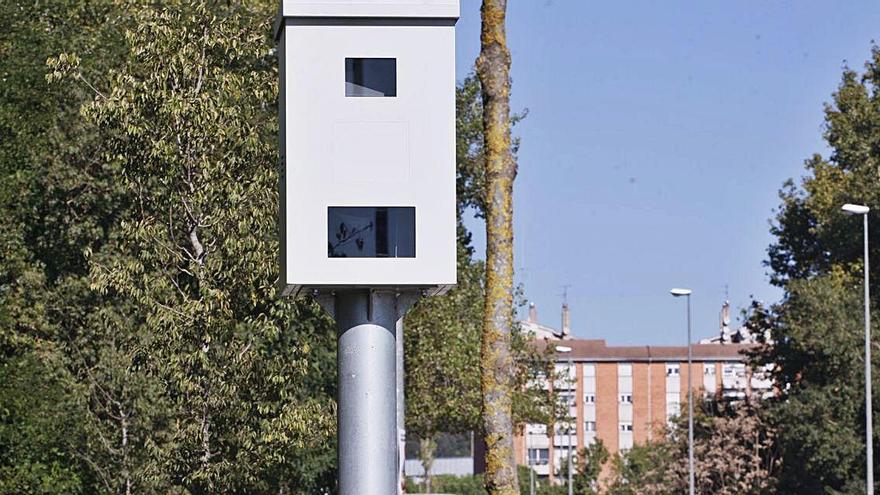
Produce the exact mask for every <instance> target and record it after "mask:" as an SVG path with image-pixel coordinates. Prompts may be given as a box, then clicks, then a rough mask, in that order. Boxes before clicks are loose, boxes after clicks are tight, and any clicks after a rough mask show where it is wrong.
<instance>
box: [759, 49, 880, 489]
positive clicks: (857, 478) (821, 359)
mask: <svg viewBox="0 0 880 495" xmlns="http://www.w3.org/2000/svg"><path fill="white" fill-rule="evenodd" d="M878 110H880V49H878V47H877V46H874V47H872V50H871V59H870V60H869V61H868V62H867V63H866V64H865V70H864V72H863V73H862V74H859V73H857V72H856V71H854V70H852V69H850V68H845V69H844V71H843V76H842V78H841V83H840V86H839V87H838V89H837V91H836V92H835V93H834V94H833V95H832V101H831V102H830V103H828V104H826V105H825V130H824V138H825V140H826V141H827V143H828V145H829V147H830V149H831V153H830V154H829V155H828V156H827V157H823V156H821V155H819V154H815V155H813V156H812V157H810V158H809V159H808V160H806V162H805V168H806V171H807V175H806V176H805V177H803V178H801V180H800V182H799V183H797V184H796V183H795V181H792V180H789V181H787V182H786V183H785V184H784V186H783V189H782V191H781V192H780V200H781V206H780V208H779V211H778V213H777V215H776V218H775V221H774V223H773V225H772V227H771V233H772V234H773V235H774V236H775V240H774V243H773V244H772V245H771V246H770V248H769V250H768V255H769V256H768V261H767V264H768V266H769V267H770V268H771V270H772V273H771V280H772V281H773V282H774V283H775V284H777V285H778V286H780V287H782V288H783V289H784V290H785V295H784V298H783V300H782V301H780V302H779V303H778V304H775V305H771V306H769V307H764V306H762V305H759V304H755V305H754V307H753V310H754V311H753V314H752V318H751V325H753V326H755V327H758V328H760V329H761V330H767V331H769V332H770V333H771V334H772V339H773V341H774V344H773V345H772V346H770V345H768V346H765V347H764V348H763V349H761V351H760V352H758V353H756V356H755V362H756V364H758V365H765V364H770V365H772V366H773V378H774V380H775V382H776V385H777V387H778V390H779V391H780V394H779V397H777V398H776V399H775V400H773V401H772V403H771V404H770V408H769V411H768V420H769V421H770V422H771V423H772V424H773V425H774V426H775V427H776V428H777V429H778V435H777V437H776V444H777V447H778V448H779V449H780V451H781V455H782V465H781V472H780V479H779V489H780V491H781V492H797V493H805V494H811V493H858V492H860V491H861V490H863V486H862V485H863V484H864V472H865V467H864V465H865V456H864V450H865V449H864V443H865V440H864V437H865V434H864V414H865V411H864V405H863V404H864V392H863V387H864V377H863V371H862V369H863V366H864V358H863V350H862V344H861V343H862V341H863V340H862V339H863V336H862V332H863V330H862V325H863V322H862V313H863V307H862V301H861V290H862V287H861V282H860V277H861V271H862V266H863V260H862V238H861V226H860V225H859V224H860V222H861V219H858V218H852V217H848V216H846V215H844V214H843V213H842V212H841V211H840V207H841V205H843V204H844V203H861V204H866V205H868V206H870V207H871V208H872V211H871V213H870V215H869V217H870V221H871V223H872V224H875V223H876V222H875V220H876V219H877V216H876V214H875V212H876V208H877V207H878V206H880V176H878V174H877V169H878V164H880V147H878V143H880V112H878ZM875 232H876V230H875ZM878 254H880V246H878V243H877V242H871V252H870V256H871V257H877V255H878ZM878 280H880V271H878V267H877V264H874V266H872V272H871V283H872V293H873V297H872V301H871V304H872V306H876V304H877V302H878V299H877V298H878V292H877V290H878V287H880V286H878V285H877V283H878ZM872 345H874V346H875V347H876V340H875V341H874V343H873V344H872ZM874 384H875V385H874V386H875V387H876V384H877V380H876V377H874ZM875 407H876V406H875ZM805 418H810V420H809V421H804V419H805ZM872 441H873V442H874V445H875V448H876V447H877V440H876V437H875V438H874V439H873V440H872ZM876 468H877V465H876V464H875V469H876Z"/></svg>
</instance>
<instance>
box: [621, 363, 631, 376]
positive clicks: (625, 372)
mask: <svg viewBox="0 0 880 495" xmlns="http://www.w3.org/2000/svg"><path fill="white" fill-rule="evenodd" d="M617 374H618V376H633V367H632V364H629V363H620V364H618V365H617Z"/></svg>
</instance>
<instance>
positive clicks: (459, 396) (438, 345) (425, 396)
mask: <svg viewBox="0 0 880 495" xmlns="http://www.w3.org/2000/svg"><path fill="white" fill-rule="evenodd" d="M480 97H481V95H480V86H479V81H478V79H477V78H476V77H474V76H469V77H468V78H466V79H465V80H464V82H463V83H462V84H460V85H459V87H458V88H457V92H456V106H457V110H458V112H457V128H456V131H457V147H456V152H457V155H456V161H457V164H458V165H457V170H458V183H457V184H458V253H457V255H458V266H457V269H458V283H457V285H456V287H455V288H453V289H452V290H450V291H449V292H448V293H447V294H445V295H443V296H439V297H431V298H426V299H422V300H421V301H420V302H419V304H418V305H417V306H416V307H415V308H414V309H413V310H412V311H410V313H409V314H408V315H407V317H406V323H405V328H406V331H405V332H404V352H405V366H406V428H407V434H408V435H409V436H411V437H414V438H418V439H421V440H422V442H421V447H422V448H421V449H420V458H421V459H422V462H423V464H426V465H428V466H429V467H430V464H431V461H432V458H433V454H432V452H433V448H432V446H431V445H432V443H431V440H432V439H433V438H434V437H436V436H437V434H439V433H441V432H446V433H463V432H469V431H480V429H481V422H480V419H481V416H480V415H481V396H480V394H481V390H480V345H481V338H482V318H483V309H484V306H483V305H484V299H485V263H483V262H482V261H479V260H476V259H475V258H474V250H473V247H472V246H471V241H470V239H471V234H470V232H468V231H467V229H466V228H465V227H464V224H463V223H462V221H461V220H462V215H464V214H465V213H466V211H467V210H468V209H469V208H474V209H475V210H476V211H477V212H479V211H481V208H482V207H483V206H482V202H481V200H480V199H479V198H481V197H482V194H483V192H482V189H481V188H482V187H483V186H482V182H483V181H484V178H483V174H484V173H485V171H484V168H483V158H482V154H483V152H482V147H483V137H482V136H483V134H482V133H483V130H482V103H481V100H480ZM517 330H518V328H517ZM511 348H512V351H513V355H514V357H515V359H514V375H515V376H514V378H513V381H514V388H515V394H514V414H515V417H516V419H517V422H518V423H521V422H524V421H526V420H530V421H531V422H545V423H546V422H549V416H550V414H549V411H550V408H551V404H553V402H552V397H550V396H549V394H548V393H547V392H546V391H545V390H544V389H543V388H541V387H533V386H530V385H531V383H532V382H533V379H534V378H536V377H537V375H538V374H540V373H546V372H547V370H548V369H550V368H552V363H551V361H550V359H549V355H548V354H546V353H544V352H540V351H537V350H535V349H534V348H533V347H532V346H530V345H529V342H528V339H527V338H526V336H524V335H523V334H522V333H521V332H519V331H515V332H514V334H513V338H512V343H511ZM428 472H429V473H430V469H428Z"/></svg>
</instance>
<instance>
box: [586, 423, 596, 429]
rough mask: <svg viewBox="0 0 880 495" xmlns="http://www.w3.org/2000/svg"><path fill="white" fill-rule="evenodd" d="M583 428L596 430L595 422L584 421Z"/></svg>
mask: <svg viewBox="0 0 880 495" xmlns="http://www.w3.org/2000/svg"><path fill="white" fill-rule="evenodd" d="M584 430H585V431H596V422H595V421H584Z"/></svg>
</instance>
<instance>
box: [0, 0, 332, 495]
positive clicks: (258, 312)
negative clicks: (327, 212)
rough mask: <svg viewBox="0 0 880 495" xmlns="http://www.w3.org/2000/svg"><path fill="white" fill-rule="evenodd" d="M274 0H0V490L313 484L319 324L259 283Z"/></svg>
mask: <svg viewBox="0 0 880 495" xmlns="http://www.w3.org/2000/svg"><path fill="white" fill-rule="evenodd" d="M275 8H276V6H275V5H274V4H270V2H264V3H252V4H250V5H248V6H240V5H227V4H224V5H214V4H212V5H210V6H209V5H206V4H200V3H195V4H194V3H191V2H172V3H171V4H169V3H167V2H166V3H165V4H163V5H162V6H158V5H157V6H151V5H147V4H136V3H135V4H131V3H128V2H98V3H97V4H94V3H93V2H78V1H73V0H71V1H63V0H52V1H49V2H21V1H13V2H5V3H3V4H2V5H0V14H2V15H0V26H2V28H3V29H0V73H2V75H3V78H4V85H2V86H0V92H2V98H0V213H2V214H0V250H2V256H0V259H2V260H3V261H2V263H0V350H2V353H0V382H2V384H3V385H4V386H8V388H4V391H3V394H0V420H2V425H0V439H2V440H0V492H3V493H115V492H127V491H136V492H142V493H170V492H181V491H182V490H185V491H187V492H189V493H206V492H248V493H263V492H268V491H272V492H274V493H277V492H279V491H286V492H287V493H310V494H311V493H321V492H329V491H332V490H333V489H334V484H335V480H334V478H335V472H334V466H335V451H334V448H333V447H334V443H333V438H334V428H333V427H334V421H333V416H334V414H333V396H334V394H335V357H334V356H335V338H334V335H335V334H334V332H333V331H332V329H331V325H330V321H329V320H328V319H327V318H326V317H325V316H324V315H323V314H322V313H321V312H320V310H319V309H318V308H317V307H315V306H312V305H309V304H306V303H291V302H281V301H278V299H277V297H276V294H275V293H274V284H275V279H276V278H277V273H275V270H276V268H275V267H276V262H275V260H276V252H277V249H278V246H277V240H276V230H275V229H276V221H275V216H276V211H277V198H276V193H275V188H276V181H277V170H276V166H275V162H276V158H277V153H276V149H275V147H276V136H275V133H276V130H277V123H276V122H275V118H276V117H275V98H276V94H277V88H276V83H275V79H276V70H275V65H276V61H275V59H274V57H273V56H272V54H271V52H272V45H273V41H272V40H271V38H270V33H271V27H270V25H271V18H272V16H273V14H274V9H275ZM59 54H60V55H59ZM47 59H49V67H50V72H49V74H48V77H47V74H46V72H47V69H46V65H45V61H46V60H47ZM197 245H200V246H201V250H199V249H198V248H197V247H196V246H197ZM35 363H39V365H38V364H35ZM30 391H34V392H37V393H29V392H30Z"/></svg>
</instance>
